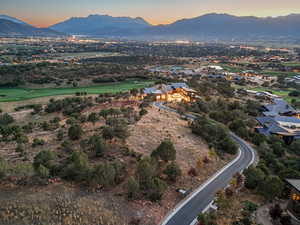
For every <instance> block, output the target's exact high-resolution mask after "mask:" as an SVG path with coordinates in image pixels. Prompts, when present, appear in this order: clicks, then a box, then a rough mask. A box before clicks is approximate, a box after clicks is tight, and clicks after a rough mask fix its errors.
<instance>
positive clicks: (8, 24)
mask: <svg viewBox="0 0 300 225" xmlns="http://www.w3.org/2000/svg"><path fill="white" fill-rule="evenodd" d="M60 35H62V33H60V32H57V31H53V30H51V29H48V28H36V27H33V26H31V25H27V24H22V23H15V22H13V21H11V20H7V19H0V36H60Z"/></svg>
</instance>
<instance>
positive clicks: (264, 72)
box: [262, 71, 299, 77]
mask: <svg viewBox="0 0 300 225" xmlns="http://www.w3.org/2000/svg"><path fill="white" fill-rule="evenodd" d="M262 74H264V75H268V76H279V75H286V76H288V77H292V76H295V75H298V74H299V73H295V72H279V71H263V72H262Z"/></svg>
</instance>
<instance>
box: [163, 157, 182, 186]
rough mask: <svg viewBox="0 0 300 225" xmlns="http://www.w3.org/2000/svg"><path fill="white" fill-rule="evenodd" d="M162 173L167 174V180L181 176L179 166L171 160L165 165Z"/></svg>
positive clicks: (173, 179)
mask: <svg viewBox="0 0 300 225" xmlns="http://www.w3.org/2000/svg"><path fill="white" fill-rule="evenodd" d="M164 173H165V174H166V175H167V176H168V178H169V180H171V181H173V182H175V181H176V179H177V178H178V177H179V176H181V170H180V167H179V166H178V164H177V163H176V162H172V163H171V164H169V165H168V166H167V168H166V169H165V171H164Z"/></svg>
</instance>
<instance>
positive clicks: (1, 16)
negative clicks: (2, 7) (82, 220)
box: [0, 15, 29, 25]
mask: <svg viewBox="0 0 300 225" xmlns="http://www.w3.org/2000/svg"><path fill="white" fill-rule="evenodd" d="M0 19H4V20H9V21H12V22H14V23H18V24H24V25H25V24H26V25H29V24H27V23H25V22H24V21H22V20H19V19H17V18H15V17H11V16H7V15H0Z"/></svg>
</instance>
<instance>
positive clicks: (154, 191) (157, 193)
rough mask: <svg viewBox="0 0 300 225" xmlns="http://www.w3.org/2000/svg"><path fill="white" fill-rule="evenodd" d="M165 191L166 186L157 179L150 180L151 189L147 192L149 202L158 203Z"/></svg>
mask: <svg viewBox="0 0 300 225" xmlns="http://www.w3.org/2000/svg"><path fill="white" fill-rule="evenodd" d="M166 189H167V184H166V183H165V182H164V181H162V180H161V179H159V178H158V177H155V178H153V179H152V180H151V188H150V190H149V191H148V197H149V199H150V200H151V201H153V202H155V201H160V200H161V199H162V196H163V194H164V192H165V190H166Z"/></svg>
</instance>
